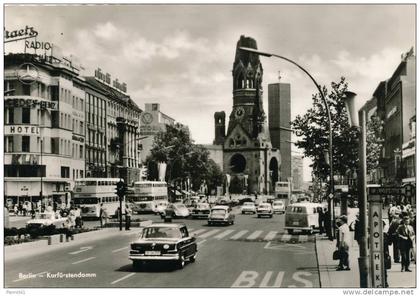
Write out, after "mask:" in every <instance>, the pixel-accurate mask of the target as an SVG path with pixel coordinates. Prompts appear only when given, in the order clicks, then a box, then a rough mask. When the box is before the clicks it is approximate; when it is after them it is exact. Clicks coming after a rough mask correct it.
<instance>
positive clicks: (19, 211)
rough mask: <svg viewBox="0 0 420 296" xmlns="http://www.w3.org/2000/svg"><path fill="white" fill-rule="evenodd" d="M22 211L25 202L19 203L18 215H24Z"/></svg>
mask: <svg viewBox="0 0 420 296" xmlns="http://www.w3.org/2000/svg"><path fill="white" fill-rule="evenodd" d="M22 212H23V204H22V202H19V205H18V215H22Z"/></svg>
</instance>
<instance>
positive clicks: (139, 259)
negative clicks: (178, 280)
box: [129, 223, 197, 269]
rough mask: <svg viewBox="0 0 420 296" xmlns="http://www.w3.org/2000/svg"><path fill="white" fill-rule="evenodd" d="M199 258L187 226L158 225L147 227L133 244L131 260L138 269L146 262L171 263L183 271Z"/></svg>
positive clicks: (194, 241)
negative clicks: (189, 263) (186, 265)
mask: <svg viewBox="0 0 420 296" xmlns="http://www.w3.org/2000/svg"><path fill="white" fill-rule="evenodd" d="M196 258H197V243H196V239H195V237H194V236H191V235H190V234H189V232H188V229H187V226H186V225H185V224H182V223H179V224H175V223H174V224H172V223H156V224H151V225H149V226H147V227H145V228H144V229H143V230H142V232H141V234H140V237H139V238H138V239H137V240H136V241H134V242H133V243H131V245H130V255H129V259H130V260H132V261H133V268H134V269H138V268H140V267H141V265H142V264H144V263H145V262H151V261H171V262H174V263H175V264H176V265H177V267H178V268H180V269H182V268H183V267H184V266H185V263H186V261H187V260H188V261H189V262H194V261H195V259H196Z"/></svg>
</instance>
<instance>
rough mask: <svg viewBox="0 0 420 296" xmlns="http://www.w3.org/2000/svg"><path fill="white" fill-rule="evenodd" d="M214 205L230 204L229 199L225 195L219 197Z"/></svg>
mask: <svg viewBox="0 0 420 296" xmlns="http://www.w3.org/2000/svg"><path fill="white" fill-rule="evenodd" d="M216 205H221V206H225V205H230V199H229V198H226V197H220V198H219V199H218V200H217V201H216Z"/></svg>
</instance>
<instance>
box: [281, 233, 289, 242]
mask: <svg viewBox="0 0 420 296" xmlns="http://www.w3.org/2000/svg"><path fill="white" fill-rule="evenodd" d="M291 238H292V235H291V234H283V235H282V237H281V241H283V242H286V241H289V240H290V239H291Z"/></svg>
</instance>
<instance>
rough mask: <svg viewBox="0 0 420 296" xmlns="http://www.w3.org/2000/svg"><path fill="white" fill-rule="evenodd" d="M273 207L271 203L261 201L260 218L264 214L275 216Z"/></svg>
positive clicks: (259, 207)
mask: <svg viewBox="0 0 420 296" xmlns="http://www.w3.org/2000/svg"><path fill="white" fill-rule="evenodd" d="M273 214H274V212H273V207H272V206H271V204H269V203H267V202H265V203H260V205H259V206H258V208H257V215H258V218H261V217H263V216H266V217H269V218H272V217H273Z"/></svg>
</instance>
